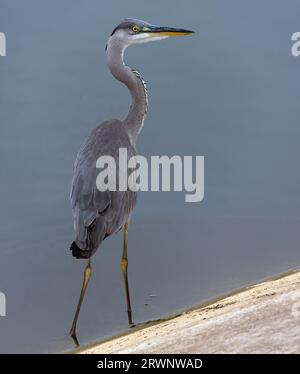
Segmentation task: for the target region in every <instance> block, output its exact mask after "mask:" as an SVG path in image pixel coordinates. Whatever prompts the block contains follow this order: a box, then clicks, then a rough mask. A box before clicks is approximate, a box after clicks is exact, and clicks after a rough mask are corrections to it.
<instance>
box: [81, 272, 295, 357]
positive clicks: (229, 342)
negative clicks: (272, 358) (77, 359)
mask: <svg viewBox="0 0 300 374" xmlns="http://www.w3.org/2000/svg"><path fill="white" fill-rule="evenodd" d="M77 353H88V354H93V353H300V271H299V270H298V271H294V272H291V273H289V274H285V275H282V276H280V277H278V278H276V279H275V278H274V279H272V280H269V281H266V282H262V283H260V284H257V285H255V286H252V287H249V288H246V289H244V290H242V291H238V292H235V293H232V294H231V295H229V296H225V297H223V298H219V299H218V300H215V301H213V302H211V303H209V304H206V305H202V306H199V307H195V308H193V309H191V310H188V311H186V312H183V313H181V314H180V315H177V316H174V317H170V318H169V319H166V320H163V321H156V322H153V323H152V324H150V325H145V327H143V328H139V329H136V330H135V331H132V332H129V333H127V334H124V335H122V336H119V337H115V338H112V339H110V340H108V341H105V342H102V343H101V342H100V343H98V344H95V345H93V346H90V347H88V348H82V349H80V350H78V351H77Z"/></svg>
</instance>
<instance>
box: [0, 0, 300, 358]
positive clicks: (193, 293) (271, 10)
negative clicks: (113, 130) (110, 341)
mask: <svg viewBox="0 0 300 374" xmlns="http://www.w3.org/2000/svg"><path fill="white" fill-rule="evenodd" d="M299 11H300V3H299V1H293V0H291V1H290V2H289V4H288V6H287V5H286V4H285V3H284V2H282V1H274V0H272V1H271V0H268V1H264V2H263V3H261V2H259V1H258V0H255V1H252V2H251V3H250V2H248V3H247V4H245V3H244V2H243V3H241V2H240V1H238V0H229V1H227V2H226V6H225V5H224V4H223V2H221V1H220V0H218V1H213V0H205V1H202V2H199V1H196V0H195V1H186V2H182V3H178V4H177V3H176V6H174V2H173V1H171V0H168V1H164V2H163V4H162V3H161V2H151V3H142V2H140V1H127V2H126V4H125V2H123V1H121V0H118V1H111V2H110V3H109V5H108V4H106V6H105V7H103V3H102V2H99V1H96V0H91V1H89V2H88V5H87V4H86V3H83V2H77V3H76V4H74V2H72V1H71V0H64V1H58V0H53V1H52V2H48V3H45V2H43V3H41V2H39V1H38V0H27V1H26V2H11V1H8V0H0V31H2V32H5V33H6V37H7V57H5V58H2V57H1V58H0V77H1V78H0V82H1V83H0V110H1V112H0V134H1V137H0V160H1V161H0V180H1V184H0V192H1V193H0V200H1V212H2V214H1V218H0V237H1V250H0V291H2V292H4V293H5V295H6V299H7V316H6V317H1V318H0V329H1V335H0V352H58V351H63V350H68V349H71V348H72V341H71V340H70V338H69V337H68V330H69V327H70V324H71V319H72V317H73V313H74V308H75V304H76V302H77V299H78V294H79V289H80V286H81V282H82V276H83V275H82V272H83V267H84V263H83V262H81V261H77V260H75V259H73V258H72V257H71V255H70V253H69V251H68V248H69V245H70V243H71V241H72V240H73V236H74V235H73V226H72V220H71V211H70V206H69V200H68V195H69V187H70V180H71V176H72V167H73V161H74V158H75V155H76V153H77V150H78V148H79V146H80V144H81V143H82V141H83V139H84V138H85V136H86V135H87V134H88V133H89V131H90V130H91V129H92V128H93V127H95V126H96V125H97V124H98V123H100V122H102V121H103V120H105V119H108V118H115V117H116V118H122V117H124V115H125V114H126V111H127V108H128V106H129V103H130V100H129V95H128V94H127V92H126V89H125V88H123V87H122V86H121V85H120V84H119V83H118V82H115V81H114V79H113V78H112V77H111V75H110V73H109V71H108V69H107V67H106V65H105V55H104V47H105V43H106V39H107V36H108V35H109V33H110V32H111V30H112V27H113V26H115V24H116V23H118V22H119V20H120V19H122V18H124V17H125V16H130V17H137V18H141V19H146V20H149V21H150V22H153V23H156V24H163V25H164V24H166V25H170V26H182V27H186V28H190V29H193V30H195V31H196V35H195V36H193V37H191V38H185V39H176V40H175V39H174V40H166V41H162V42H160V43H149V44H147V45H143V46H137V47H135V48H132V49H130V50H129V51H128V53H127V55H126V61H127V64H128V65H130V66H132V67H133V68H135V69H137V70H139V71H140V72H141V73H142V75H143V76H144V78H145V80H146V81H147V83H148V89H149V101H150V108H149V116H148V118H147V121H146V124H145V128H144V130H143V132H142V133H141V136H140V139H139V144H138V146H139V151H140V152H141V153H142V154H144V155H146V156H150V155H162V154H167V155H174V154H178V155H182V156H183V155H204V156H205V198H204V201H203V202H202V203H199V204H187V203H185V202H184V194H183V193H166V192H161V193H158V192H153V193H150V192H149V193H142V194H140V195H139V199H138V207H137V209H136V211H135V214H134V217H133V222H132V225H131V227H130V234H129V235H130V236H129V271H130V274H129V276H130V289H131V297H132V304H133V317H134V322H135V323H141V322H144V321H147V320H151V319H155V318H158V317H161V316H163V315H167V314H169V313H172V312H173V311H175V310H177V309H180V308H184V307H187V306H190V305H192V304H194V303H199V302H201V301H204V300H206V299H209V298H212V297H214V296H216V295H219V294H221V293H223V292H226V291H229V290H232V289H235V288H239V287H242V286H245V285H247V284H249V283H251V282H255V281H258V280H260V279H262V278H264V277H267V276H270V275H272V274H276V273H278V272H282V271H286V270H288V269H290V268H296V267H298V266H299V265H300V251H299V225H300V218H299V208H300V193H299V187H300V174H299V156H300V148H299V140H300V137H299V136H300V126H299V110H298V108H299V88H300V74H299V69H300V58H299V59H297V58H294V57H292V55H291V52H290V48H291V40H290V39H291V34H292V33H293V32H295V31H299V30H298V28H299V19H298V18H299V17H298V15H299ZM121 247H122V237H121V234H118V235H115V236H113V237H111V238H109V239H107V240H106V241H105V242H104V244H103V246H102V248H101V249H100V250H99V252H98V253H97V255H96V256H95V257H94V258H93V278H92V281H91V283H90V286H89V289H88V292H87V296H86V299H85V303H84V305H83V308H82V312H81V316H80V320H79V325H78V338H79V340H80V342H81V343H87V342H91V341H94V340H96V339H99V338H102V337H105V336H109V335H112V334H114V333H116V332H120V331H122V330H125V329H127V315H126V305H125V296H124V290H123V284H122V273H121V267H120V259H121V251H122V248H121ZM150 295H155V297H150Z"/></svg>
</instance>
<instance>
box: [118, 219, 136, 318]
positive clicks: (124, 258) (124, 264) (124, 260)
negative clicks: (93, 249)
mask: <svg viewBox="0 0 300 374" xmlns="http://www.w3.org/2000/svg"><path fill="white" fill-rule="evenodd" d="M127 242H128V223H126V224H125V226H124V241H123V256H122V262H121V264H122V271H123V277H124V285H125V293H126V303H127V313H128V323H129V325H132V324H133V322H132V313H131V303H130V295H129V285H128V273H127V268H128V259H127Z"/></svg>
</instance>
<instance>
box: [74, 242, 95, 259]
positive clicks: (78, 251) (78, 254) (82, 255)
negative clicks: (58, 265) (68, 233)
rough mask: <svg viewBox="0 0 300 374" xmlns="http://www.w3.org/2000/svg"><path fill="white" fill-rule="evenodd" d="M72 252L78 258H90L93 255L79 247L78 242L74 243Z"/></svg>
mask: <svg viewBox="0 0 300 374" xmlns="http://www.w3.org/2000/svg"><path fill="white" fill-rule="evenodd" d="M70 251H72V255H73V256H74V257H76V258H77V259H78V258H89V257H91V255H92V252H91V251H89V250H84V249H81V248H79V247H78V245H77V244H76V242H73V243H72V244H71V247H70Z"/></svg>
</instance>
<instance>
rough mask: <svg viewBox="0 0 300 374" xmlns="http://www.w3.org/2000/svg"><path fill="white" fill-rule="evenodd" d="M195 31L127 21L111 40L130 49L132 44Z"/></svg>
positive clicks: (115, 31)
mask: <svg viewBox="0 0 300 374" xmlns="http://www.w3.org/2000/svg"><path fill="white" fill-rule="evenodd" d="M193 33H194V32H193V31H190V30H185V29H179V28H174V27H162V26H154V25H151V24H150V23H148V22H145V21H141V20H137V19H131V18H130V19H125V20H124V21H122V22H121V23H120V24H119V25H118V26H117V27H116V28H115V29H114V30H113V32H112V33H111V38H114V39H115V40H118V41H119V43H121V44H122V45H124V47H128V46H129V45H132V44H138V43H146V42H151V41H156V40H161V39H165V38H168V37H170V36H184V35H191V34H193Z"/></svg>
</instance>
